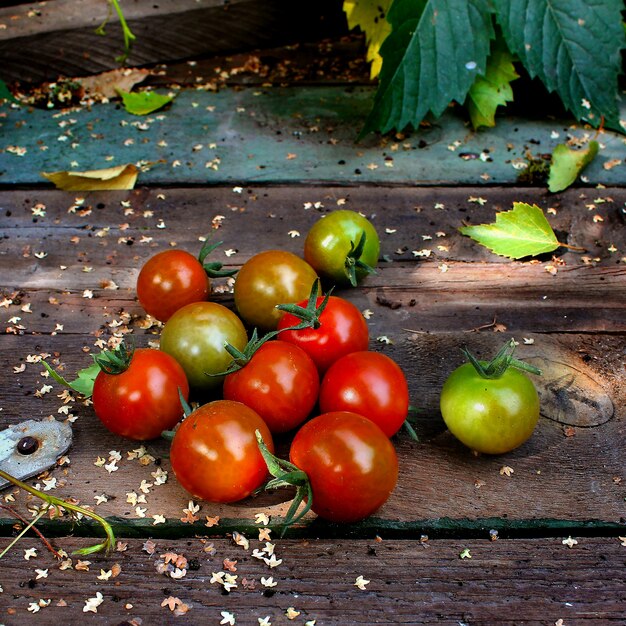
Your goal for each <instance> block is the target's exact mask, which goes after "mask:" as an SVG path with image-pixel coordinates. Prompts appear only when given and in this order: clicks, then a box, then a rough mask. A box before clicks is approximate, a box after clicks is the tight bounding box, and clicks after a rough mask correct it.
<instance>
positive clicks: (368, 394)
mask: <svg viewBox="0 0 626 626" xmlns="http://www.w3.org/2000/svg"><path fill="white" fill-rule="evenodd" d="M319 405H320V410H321V411H322V412H324V413H326V412H328V411H353V412H354V413H358V414H359V415H363V416H365V417H367V418H368V419H370V420H372V421H373V422H375V423H376V424H377V425H378V426H379V427H380V428H381V429H382V431H383V432H384V433H385V434H386V435H387V436H388V437H391V436H392V435H394V434H395V433H396V432H398V430H399V429H400V427H401V426H402V424H403V423H404V420H405V419H406V417H407V413H408V410H409V388H408V385H407V381H406V377H405V376H404V373H403V371H402V369H401V368H400V366H399V365H398V364H397V363H396V362H395V361H394V360H393V359H391V358H389V357H388V356H386V355H385V354H381V353H380V352H370V351H365V352H353V353H351V354H348V355H346V356H344V357H342V358H341V359H339V360H338V361H335V363H333V364H332V365H331V366H330V368H329V370H328V371H327V372H326V374H325V375H324V378H323V379H322V384H321V387H320V399H319Z"/></svg>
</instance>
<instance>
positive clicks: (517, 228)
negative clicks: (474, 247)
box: [459, 202, 561, 259]
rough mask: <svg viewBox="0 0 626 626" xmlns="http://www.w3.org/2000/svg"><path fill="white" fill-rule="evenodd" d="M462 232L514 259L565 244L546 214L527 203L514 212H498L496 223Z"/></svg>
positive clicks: (490, 248) (549, 250)
mask: <svg viewBox="0 0 626 626" xmlns="http://www.w3.org/2000/svg"><path fill="white" fill-rule="evenodd" d="M459 231H460V232H461V234H463V235H467V236H468V237H471V238H472V239H473V240H474V241H477V242H478V243H479V244H481V245H483V246H485V247H486V248H488V249H489V250H491V251H492V252H494V253H495V254H499V255H501V256H506V257H509V258H511V259H521V258H522V257H525V256H536V255H538V254H543V253H544V252H552V251H553V250H556V249H557V248H558V247H559V246H560V245H561V244H560V243H559V241H558V240H557V238H556V235H555V234H554V231H553V230H552V227H551V226H550V224H549V222H548V220H547V219H546V216H545V215H544V214H543V211H542V210H541V209H540V208H539V207H538V206H537V205H535V204H532V205H531V204H526V203H525V202H514V203H513V209H512V210H511V211H503V212H501V213H496V221H495V223H494V224H478V225H477V226H463V227H461V228H459Z"/></svg>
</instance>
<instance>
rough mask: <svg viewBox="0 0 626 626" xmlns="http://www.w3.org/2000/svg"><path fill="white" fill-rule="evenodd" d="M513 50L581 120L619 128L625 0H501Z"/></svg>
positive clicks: (499, 8)
mask: <svg viewBox="0 0 626 626" xmlns="http://www.w3.org/2000/svg"><path fill="white" fill-rule="evenodd" d="M495 7H496V13H497V19H498V22H499V24H500V26H501V27H502V30H503V33H504V37H505V40H506V42H507V44H508V46H509V49H510V50H511V52H513V53H515V54H517V55H518V56H519V58H520V60H521V61H522V63H523V64H524V67H525V68H526V69H527V70H528V73H529V74H530V76H531V77H535V76H538V77H539V78H540V79H541V81H542V82H543V83H544V84H545V86H546V87H547V89H548V90H549V91H556V92H557V93H558V94H559V96H560V98H561V100H562V101H563V104H564V105H565V107H566V108H567V109H568V110H570V111H571V112H572V113H573V114H574V115H575V116H576V118H577V119H579V120H587V121H589V122H590V123H592V124H593V125H594V126H598V125H599V124H600V122H601V118H602V116H604V117H605V120H606V125H607V126H610V127H613V128H616V129H619V110H618V109H619V107H618V98H619V96H618V74H619V73H620V70H621V52H620V51H621V49H622V48H623V47H624V45H625V37H624V30H623V28H622V25H621V22H622V19H621V13H620V12H621V11H622V10H623V8H624V3H623V0H595V1H594V2H589V1H588V0H497V1H496V2H495Z"/></svg>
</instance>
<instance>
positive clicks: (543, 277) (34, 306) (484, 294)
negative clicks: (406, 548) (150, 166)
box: [0, 187, 626, 534]
mask: <svg viewBox="0 0 626 626" xmlns="http://www.w3.org/2000/svg"><path fill="white" fill-rule="evenodd" d="M479 192H480V197H483V196H484V203H482V204H481V203H477V202H476V201H470V200H468V199H469V198H476V197H478V196H475V195H474V194H478V193H479ZM589 193H590V192H588V191H585V192H583V191H580V190H572V191H570V192H568V193H566V194H563V195H560V196H558V197H556V196H546V195H545V194H544V193H543V192H541V191H537V190H524V191H523V192H522V191H521V190H515V189H495V188H494V189H489V190H476V189H458V188H455V189H438V190H430V189H406V188H364V187H363V188H352V189H348V190H346V189H343V188H330V189H328V188H327V189H324V190H320V189H318V188H315V187H309V188H302V187H298V188H286V187H277V188H266V187H254V188H248V189H242V190H241V193H238V192H234V191H233V190H232V188H212V189H164V190H147V189H137V190H135V191H132V192H123V193H112V194H106V193H94V194H89V195H87V196H86V197H85V198H84V200H83V202H82V205H81V206H82V208H78V209H71V211H70V212H68V208H70V207H72V206H73V203H74V202H75V199H76V196H75V194H66V193H62V192H55V191H44V190H29V191H19V192H18V191H15V192H5V193H3V194H1V195H0V205H1V206H2V207H3V209H4V213H3V218H2V227H3V228H2V235H3V238H2V239H1V240H0V241H1V243H0V246H2V248H1V250H2V252H3V255H2V257H1V258H2V260H3V264H4V268H5V271H3V272H2V274H1V276H2V278H1V280H2V285H0V292H1V293H2V297H3V298H6V299H7V303H6V304H5V305H4V306H6V310H5V309H4V308H3V311H5V313H4V317H3V322H4V323H3V331H4V334H3V335H0V361H1V362H2V363H3V367H4V370H5V371H7V372H10V376H11V381H12V383H13V384H11V385H9V386H8V387H7V392H6V396H5V400H4V405H3V407H2V408H3V411H2V418H3V419H4V420H6V423H14V422H17V421H20V420H21V419H23V418H24V417H25V416H28V417H44V416H46V415H48V414H52V415H56V416H57V418H59V419H63V418H65V417H66V415H64V414H63V413H62V412H59V411H68V412H69V413H71V414H72V415H75V416H77V417H78V419H77V421H76V422H75V424H74V428H75V442H74V448H73V451H72V453H71V455H70V458H71V460H72V463H71V464H70V465H69V466H68V467H64V468H58V469H57V470H54V472H53V475H54V476H55V477H57V479H58V488H57V489H56V490H55V493H58V494H59V495H63V496H66V497H67V496H73V497H76V498H79V499H80V500H81V501H82V502H84V503H88V504H89V503H94V498H95V497H96V496H99V495H101V494H102V493H105V494H106V495H108V496H110V497H109V501H108V502H107V503H103V504H101V505H98V510H99V511H100V512H102V513H103V514H105V515H107V516H114V517H117V518H120V519H122V520H128V528H132V529H134V530H133V532H139V533H145V532H153V531H154V532H159V530H160V529H159V527H158V526H155V527H153V526H152V523H153V517H152V516H153V515H165V516H166V517H167V519H168V525H167V528H168V530H169V531H171V532H186V531H187V530H188V529H189V531H190V532H195V528H196V527H198V528H199V529H200V530H201V529H202V528H203V526H202V524H203V520H204V519H205V518H204V516H206V515H208V516H213V515H220V516H221V517H222V518H224V519H225V520H230V522H228V524H226V526H225V528H232V524H235V523H247V524H249V523H251V520H253V517H254V513H256V512H258V511H260V510H262V511H267V512H269V513H271V514H272V515H274V516H276V517H280V516H282V515H284V512H285V508H286V504H287V503H288V501H289V499H290V497H291V494H290V493H289V492H279V493H275V494H266V495H263V496H260V497H259V498H257V499H254V500H252V501H249V502H246V503H243V504H238V505H233V506H214V505H209V504H202V510H201V516H202V517H201V520H199V521H198V522H197V523H196V524H194V525H193V526H192V527H189V525H185V524H183V523H182V522H180V518H181V517H182V516H183V509H184V508H185V507H186V506H187V503H188V496H187V494H185V493H184V491H183V490H182V489H181V488H180V487H179V486H178V485H177V484H176V481H175V480H174V477H173V475H171V472H170V476H169V480H168V482H167V483H166V484H165V485H160V486H153V487H149V488H148V490H149V493H148V494H146V503H145V504H140V506H141V508H142V509H145V511H141V512H140V513H138V511H137V509H136V505H135V504H132V503H130V502H128V501H127V499H128V496H127V494H128V493H130V492H135V493H137V494H139V493H140V491H138V490H139V489H140V486H141V482H142V480H145V481H147V482H148V483H150V482H154V477H152V473H153V472H156V470H157V467H161V468H163V469H165V470H169V461H168V460H167V459H166V455H167V446H166V444H165V443H164V442H161V443H159V442H155V443H151V444H150V445H149V446H148V448H149V450H150V451H151V453H152V454H153V456H154V457H155V459H158V463H160V464H161V465H159V466H156V465H155V464H154V462H151V463H149V464H148V465H146V466H142V465H140V464H139V462H138V461H137V460H129V459H128V458H127V456H126V454H127V453H128V452H129V451H132V450H133V449H134V448H137V447H138V445H137V444H134V443H132V442H129V441H125V440H123V439H121V438H119V437H116V436H114V435H112V434H110V433H107V432H106V431H105V430H104V428H103V427H102V426H101V425H100V423H99V422H98V421H97V419H96V418H95V415H94V413H93V409H92V408H91V407H89V406H84V405H83V404H82V403H80V402H73V403H70V405H69V406H68V405H65V408H63V406H62V405H63V401H62V399H59V398H58V394H59V393H60V392H61V389H60V388H59V387H58V386H57V385H54V386H53V388H52V390H50V391H49V392H48V393H44V394H41V393H38V394H36V393H35V391H37V390H41V389H42V387H43V385H44V383H46V382H48V381H45V380H44V379H42V378H41V365H40V364H37V363H30V362H29V361H30V360H33V358H32V357H33V355H35V356H36V355H42V354H47V355H50V356H48V357H47V358H48V359H49V360H50V361H51V362H52V363H53V364H54V365H55V366H58V367H60V368H61V369H62V372H63V373H64V374H66V375H69V376H71V375H72V374H73V373H74V372H75V371H77V370H78V369H80V368H81V367H83V366H84V365H85V363H86V360H87V359H88V357H87V353H88V352H90V351H92V352H93V351H95V350H96V345H97V343H98V341H106V340H107V339H108V338H109V337H111V336H112V335H113V334H116V333H120V332H128V331H131V330H132V332H133V333H134V335H135V337H136V339H137V343H138V344H139V345H149V344H151V345H157V342H158V333H159V327H158V325H156V326H152V327H150V328H145V325H144V316H143V314H142V311H141V307H140V306H139V304H138V303H137V301H136V299H135V293H134V281H135V277H136V275H137V272H138V270H139V268H140V267H141V264H142V263H143V262H144V261H145V260H146V259H147V258H148V257H149V256H150V255H152V254H153V253H154V252H155V251H157V250H162V249H165V248H166V247H168V246H170V245H172V244H173V243H176V244H177V245H178V246H180V247H184V248H186V249H189V250H191V251H194V250H195V249H197V248H198V247H199V243H200V242H199V241H198V237H199V236H200V235H201V234H205V233H208V232H210V231H211V230H212V228H211V226H212V224H214V223H217V222H219V223H220V224H221V226H220V228H219V229H217V232H216V235H217V236H219V237H220V239H222V240H223V241H224V249H236V250H237V253H236V254H234V255H233V256H230V257H224V259H227V260H228V263H229V264H231V265H233V266H235V267H236V266H238V265H239V264H241V263H242V262H244V261H245V260H246V259H248V258H250V256H251V255H252V254H254V253H255V252H258V251H260V249H267V248H271V247H282V248H286V249H289V250H292V251H293V252H296V253H300V252H301V246H302V241H303V236H304V234H305V233H306V230H307V229H308V228H309V227H310V225H311V224H312V223H314V222H315V221H316V220H317V219H319V218H320V214H321V213H322V212H323V211H326V210H331V209H332V208H334V207H336V206H338V205H337V200H339V199H343V198H345V199H346V203H345V204H342V205H341V206H344V207H347V208H354V209H359V210H362V211H363V212H364V213H366V214H367V215H370V216H372V219H373V221H374V223H375V224H376V226H377V228H378V230H379V232H380V233H381V237H382V255H386V256H389V257H390V258H393V259H397V260H396V261H394V262H392V263H385V262H382V263H381V266H380V268H379V272H378V274H377V275H375V276H372V277H370V278H368V279H367V280H366V281H365V282H364V283H363V285H362V286H361V287H360V288H358V289H356V290H350V291H343V292H341V295H344V296H345V297H348V298H349V299H351V300H353V301H354V302H355V303H356V304H357V305H358V306H359V308H360V309H361V310H365V309H370V311H371V312H372V315H371V317H370V319H369V320H368V324H369V327H370V333H371V345H372V348H373V349H376V350H382V351H384V352H385V353H387V354H389V355H390V356H392V357H393V358H395V359H396V360H397V361H398V362H399V363H400V364H401V366H402V367H403V368H404V370H405V371H406V373H407V376H408V381H409V387H410V392H411V398H412V402H413V404H414V405H416V406H417V407H419V408H420V410H421V412H420V413H419V415H418V417H417V420H416V428H417V431H418V433H419V435H420V437H421V443H419V444H416V443H413V442H411V440H410V439H409V438H408V436H407V435H406V434H404V433H402V434H400V435H399V436H398V437H397V438H396V445H397V449H398V452H399V456H400V462H401V478H400V482H399V484H398V487H397V489H396V492H395V493H394V495H393V496H392V498H391V499H390V500H389V502H388V503H387V504H386V505H385V507H384V508H383V509H381V511H380V512H379V513H378V514H377V516H376V517H375V518H374V519H372V520H369V521H368V522H367V523H366V524H365V525H360V526H359V525H357V526H355V527H353V528H341V529H332V530H329V527H325V526H324V525H323V524H322V525H320V524H319V523H314V522H313V519H312V516H311V517H310V518H309V520H308V521H307V528H302V529H300V530H299V532H304V533H305V534H306V533H317V532H322V533H331V532H335V533H339V534H346V533H351V532H357V533H364V532H370V531H372V530H375V529H376V528H382V527H384V528H388V529H393V530H394V532H410V533H413V534H415V533H419V532H420V529H423V528H425V527H426V528H434V527H436V526H437V522H436V520H442V519H443V520H449V521H446V522H442V523H441V527H442V528H445V527H446V524H452V525H454V524H460V525H461V527H463V528H464V529H465V532H469V529H470V528H471V527H474V528H475V527H476V525H477V524H478V525H479V526H480V525H481V524H482V523H486V522H484V520H487V519H497V518H500V519H501V520H502V526H501V529H502V530H506V529H507V525H508V524H510V525H511V528H517V529H518V530H519V528H520V525H522V526H523V525H524V524H527V525H528V524H529V525H531V526H535V527H538V528H544V529H545V528H548V527H549V526H550V524H557V525H558V524H574V525H575V526H576V525H578V527H580V528H582V527H585V525H587V524H591V526H593V525H600V526H602V525H604V527H605V528H609V527H613V528H618V527H619V525H620V524H621V523H622V522H623V519H624V518H626V509H625V507H624V500H623V497H622V488H621V486H620V485H621V482H622V481H623V480H624V479H625V478H626V475H625V474H624V467H625V466H626V465H625V463H624V449H626V448H625V444H626V441H625V438H626V431H625V429H624V417H625V414H624V406H626V395H625V393H626V389H625V388H624V386H623V377H624V359H623V355H624V353H625V350H626V343H625V341H626V339H625V337H624V332H625V328H624V320H625V316H624V306H625V300H624V293H625V281H626V274H625V272H624V270H623V269H622V267H623V262H620V258H621V257H619V256H617V257H616V255H619V254H620V252H619V251H621V250H623V249H624V246H625V242H624V231H623V230H620V229H619V228H613V226H617V225H619V224H620V223H621V222H622V221H623V214H622V212H621V205H622V203H623V190H620V189H605V190H593V193H592V195H591V196H590V195H589ZM513 199H525V200H527V201H533V202H538V203H539V204H541V205H543V206H544V207H547V206H552V207H553V208H555V210H556V214H554V215H553V214H549V217H550V220H551V221H553V224H554V227H555V228H556V230H557V231H558V232H559V233H560V235H561V236H563V237H564V238H567V239H568V240H569V241H571V242H572V243H575V244H576V245H580V246H583V247H589V248H590V249H591V250H592V251H593V252H591V254H594V255H595V254H597V255H598V256H593V260H589V262H588V263H587V264H586V263H584V262H583V261H581V255H580V253H577V254H575V253H573V252H571V251H569V252H565V253H564V254H562V255H560V256H559V257H558V258H559V261H558V263H557V262H555V261H553V260H552V259H550V258H546V259H545V260H544V261H542V262H540V263H529V262H511V261H508V260H506V259H502V258H500V257H496V256H495V255H492V254H490V253H489V252H487V251H486V250H484V249H482V248H481V247H480V246H478V245H476V244H474V243H473V242H471V241H470V240H468V239H467V238H464V237H461V236H460V235H459V234H458V232H457V231H456V228H457V226H458V224H459V222H460V220H461V219H466V220H467V219H471V220H472V222H475V221H483V220H487V221H490V220H491V219H492V216H493V213H494V211H495V210H496V209H497V208H500V209H502V208H508V207H509V206H510V203H511V201H512V200H513ZM315 202H321V203H322V204H323V205H324V206H323V207H318V209H315V208H314V206H312V207H311V208H305V203H311V204H312V205H314V204H315ZM435 205H442V206H443V208H435ZM587 205H593V207H595V208H593V209H592V210H590V209H589V208H588V206H587ZM37 206H38V207H39V208H38V209H37V210H36V211H35V213H39V215H35V214H34V213H33V210H32V209H33V208H34V207H37ZM307 206H308V205H307ZM43 207H45V208H43ZM42 212H43V213H42ZM594 215H600V216H601V217H602V219H603V221H601V222H600V221H597V220H594V219H593V216H594ZM216 216H223V218H219V217H218V218H217V222H216V221H215V220H216ZM440 229H441V230H440ZM294 230H297V231H298V232H299V233H300V237H292V236H290V235H289V232H290V231H294ZM437 232H440V233H441V232H445V237H444V236H437ZM258 233H263V245H262V246H261V247H259V237H258ZM424 236H426V237H432V239H424ZM129 241H132V242H133V245H128V243H129ZM439 242H445V244H443V243H442V244H440V243H439ZM437 245H445V247H446V248H447V249H445V250H440V249H438V248H437ZM611 245H612V246H613V247H614V248H615V250H617V251H618V252H617V253H616V252H610V251H609V250H608V248H609V247H610V246H611ZM426 247H427V248H428V249H431V250H432V255H431V257H421V256H420V257H415V256H413V254H412V250H422V249H425V248H426ZM398 250H399V251H400V252H397V251H398ZM41 253H46V255H45V256H44V255H42V254H41ZM589 258H590V259H591V257H589ZM444 264H445V265H446V266H447V268H448V271H445V272H444V271H442V266H443V265H444ZM550 264H554V265H555V267H556V269H557V271H556V274H555V275H553V274H551V273H549V272H547V271H546V269H545V266H546V265H550ZM62 267H65V269H62ZM110 280H112V281H114V282H115V284H116V285H117V287H118V288H117V289H106V288H104V287H105V286H106V281H110ZM109 286H110V285H109ZM88 295H92V296H94V297H85V296H88ZM215 297H216V299H217V300H218V301H220V302H222V303H224V304H226V305H227V306H231V307H232V306H233V302H232V295H231V294H230V293H229V292H228V290H227V291H226V292H224V293H221V294H217V295H216V296H215ZM9 300H10V301H11V302H10V303H9V302H8V301H9ZM481 329H482V330H481ZM494 331H500V332H494ZM511 335H513V336H515V337H516V338H517V339H518V341H520V343H521V345H520V346H519V349H518V351H519V355H520V356H521V357H522V358H525V359H529V360H531V361H533V362H536V363H537V364H538V365H541V366H542V367H543V368H544V369H546V372H547V374H546V376H545V377H543V378H540V379H537V381H536V384H537V386H538V388H539V390H540V392H541V394H542V406H543V418H542V420H541V421H540V425H539V427H538V429H537V431H536V433H535V435H534V436H533V437H532V438H531V440H530V441H529V442H527V443H526V444H525V445H524V446H522V447H521V448H519V449H518V450H517V451H514V452H512V453H511V454H509V455H506V456H505V457H494V458H491V457H478V458H475V457H474V456H473V455H472V454H471V453H470V451H469V450H466V449H465V448H464V447H463V446H461V445H460V444H458V443H457V442H455V441H454V440H453V439H452V438H451V437H450V435H449V434H447V433H446V432H445V427H444V424H443V421H442V420H441V417H440V414H439V408H438V394H439V391H440V388H441V385H442V384H443V381H444V380H445V378H446V376H447V375H448V374H449V373H450V372H451V371H452V369H453V368H454V367H456V366H457V365H458V364H460V362H461V354H460V351H459V347H460V346H461V345H464V344H465V345H467V346H469V347H470V348H471V349H472V350H473V351H474V352H476V353H477V354H478V355H479V356H483V355H484V356H487V355H489V354H493V353H494V352H495V350H496V349H497V348H498V347H499V346H500V345H501V344H502V342H503V341H504V340H505V338H508V337H510V336H511ZM383 339H384V341H383ZM387 341H388V342H389V343H386V342H387ZM29 355H30V358H29ZM38 396H41V397H38ZM198 399H199V400H205V399H206V398H203V399H200V398H198ZM288 443H289V438H288V437H286V438H282V439H280V441H279V446H280V449H281V450H283V451H286V450H287V447H288ZM111 450H119V451H121V453H122V455H123V460H122V461H121V462H120V464H119V470H117V471H114V472H113V473H111V474H109V473H108V472H107V470H105V469H104V468H103V467H97V466H95V465H94V462H95V461H96V460H97V458H98V457H102V458H105V459H106V458H107V457H108V455H109V452H110V451H111ZM504 465H508V466H510V467H512V468H513V469H514V472H515V473H514V474H513V475H512V476H510V477H507V476H503V475H501V474H500V470H501V468H502V467H503V466H504ZM19 500H20V502H21V503H22V504H23V503H24V502H23V501H24V498H23V497H21V496H20V498H19ZM140 515H144V516H145V517H141V516H140ZM5 519H6V516H5ZM236 520H241V522H236ZM481 520H483V522H481ZM550 520H552V521H550ZM308 524H311V526H310V527H308ZM186 526H187V527H189V528H188V529H187V528H185V527H186ZM515 532H517V531H515Z"/></svg>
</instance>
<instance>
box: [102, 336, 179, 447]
mask: <svg viewBox="0 0 626 626" xmlns="http://www.w3.org/2000/svg"><path fill="white" fill-rule="evenodd" d="M179 389H180V393H182V395H183V397H184V398H185V400H187V398H188V397H189V385H188V383H187V377H186V376H185V372H184V370H183V368H182V367H181V366H180V365H179V364H178V362H177V361H176V360H175V359H174V358H173V357H171V356H170V355H169V354H166V353H165V352H161V350H151V349H148V348H138V349H137V350H135V351H134V353H133V355H132V358H131V361H130V365H129V366H128V368H127V369H126V370H124V371H123V372H122V373H120V374H107V373H106V372H104V371H101V372H100V373H99V374H98V375H97V376H96V379H95V381H94V385H93V395H92V400H93V407H94V410H95V412H96V415H97V416H98V417H99V418H100V421H101V422H102V423H103V424H104V425H105V426H106V427H107V428H108V429H109V430H110V431H112V432H114V433H116V434H118V435H122V436H124V437H129V438H131V439H138V440H145V439H154V438H155V437H158V436H160V434H161V432H162V431H164V430H169V429H171V428H173V427H174V426H175V425H176V424H177V423H178V421H179V420H180V419H181V418H182V416H183V408H182V406H181V403H180V397H179V393H178V390H179Z"/></svg>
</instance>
